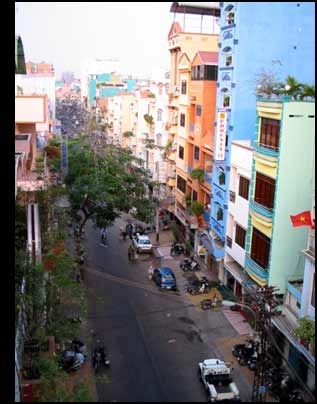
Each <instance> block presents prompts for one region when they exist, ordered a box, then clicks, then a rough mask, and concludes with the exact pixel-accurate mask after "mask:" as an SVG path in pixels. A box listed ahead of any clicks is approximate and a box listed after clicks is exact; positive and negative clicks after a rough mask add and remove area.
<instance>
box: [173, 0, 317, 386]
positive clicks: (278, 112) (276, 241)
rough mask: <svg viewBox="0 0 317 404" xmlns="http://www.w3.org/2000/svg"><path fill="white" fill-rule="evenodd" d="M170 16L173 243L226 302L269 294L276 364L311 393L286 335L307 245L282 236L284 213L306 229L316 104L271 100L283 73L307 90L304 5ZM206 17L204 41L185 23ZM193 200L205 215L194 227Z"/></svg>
mask: <svg viewBox="0 0 317 404" xmlns="http://www.w3.org/2000/svg"><path fill="white" fill-rule="evenodd" d="M171 11H172V12H174V23H173V24H172V27H171V29H170V32H169V35H168V48H169V51H170V55H171V70H170V74H171V76H170V90H169V102H168V139H170V140H171V141H172V142H173V144H174V150H173V152H172V153H170V154H169V156H168V158H169V161H170V163H171V164H173V163H174V165H175V170H176V181H174V187H175V208H174V214H175V216H176V218H177V219H178V221H179V224H180V225H181V227H182V229H183V234H184V239H186V240H191V241H192V245H193V247H194V249H195V251H196V253H197V254H198V255H200V256H201V258H202V259H203V260H204V261H205V264H206V266H207V268H209V269H210V270H211V271H213V272H214V273H215V274H217V277H218V278H219V280H220V281H222V282H223V283H224V284H225V285H226V286H227V287H228V288H229V289H230V290H231V292H232V294H233V295H234V296H235V297H236V298H237V299H239V300H241V301H244V302H246V301H247V300H248V292H249V291H252V290H255V289H256V288H257V287H259V286H264V285H273V286H276V287H278V289H279V293H280V294H281V295H283V296H284V306H283V315H282V316H281V317H279V318H278V319H276V320H275V325H276V327H277V329H278V331H279V332H280V333H281V336H282V337H281V338H282V339H283V341H284V342H283V344H284V350H285V355H286V357H287V358H288V359H289V361H290V362H291V363H292V365H293V367H294V368H296V370H297V372H298V373H299V374H300V375H301V377H302V378H303V379H304V380H305V381H306V382H307V384H308V386H309V387H310V388H311V389H313V388H314V373H315V359H314V357H313V354H312V352H313V350H314V348H312V347H311V348H312V349H310V348H307V346H306V348H305V347H304V346H303V345H301V343H300V341H299V339H298V338H296V337H295V336H294V329H295V328H296V327H297V325H298V324H297V320H298V319H299V318H301V317H306V316H308V317H309V318H311V319H314V318H315V287H314V278H315V270H314V262H315V236H314V233H313V230H312V229H309V228H308V227H301V228H296V229H295V228H293V227H292V222H291V219H290V216H291V215H296V214H298V213H300V212H305V211H311V216H312V223H314V220H315V197H314V192H315V185H314V180H315V177H314V165H315V155H314V151H313V150H314V141H315V112H314V111H315V103H314V99H311V98H303V99H302V100H300V98H299V97H297V99H296V97H290V96H285V97H280V96H277V95H274V86H276V85H277V81H282V80H285V79H286V77H287V76H292V77H295V78H296V79H297V80H298V81H300V82H302V83H307V84H312V83H313V81H314V69H315V66H314V64H313V63H309V62H308V61H309V60H310V58H311V55H312V54H314V47H315V43H314V40H313V31H314V20H313V18H312V17H311V16H312V13H313V12H314V4H313V3H274V6H273V5H270V4H269V3H257V4H256V5H255V4H253V3H249V2H246V3H242V2H224V3H210V5H209V6H208V5H206V3H180V2H175V3H173V4H172V7H171ZM206 16H209V18H212V19H213V20H214V24H211V25H209V29H210V26H212V27H213V30H212V32H210V31H208V29H207V28H206V29H205V30H204V24H203V23H201V24H200V32H197V30H192V31H191V30H190V29H189V28H188V27H189V24H187V25H186V22H187V17H188V18H189V22H190V23H192V24H193V18H194V17H196V18H197V21H198V20H199V19H200V21H203V19H204V18H206ZM285 26H288V27H290V29H289V30H285V28H284V27H285ZM186 27H187V28H186ZM196 27H197V24H196ZM269 38H271V40H269ZM304 60H306V61H307V63H305V67H303V63H302V62H303V61H304ZM285 84H286V83H285ZM270 85H271V89H270ZM289 90H290V89H289ZM171 179H172V177H171ZM171 184H172V183H171ZM193 201H198V202H199V203H200V204H201V209H204V213H203V214H202V215H201V217H200V218H198V219H197V218H196V217H195V215H194V212H193V209H191V206H192V205H191V204H192V202H193Z"/></svg>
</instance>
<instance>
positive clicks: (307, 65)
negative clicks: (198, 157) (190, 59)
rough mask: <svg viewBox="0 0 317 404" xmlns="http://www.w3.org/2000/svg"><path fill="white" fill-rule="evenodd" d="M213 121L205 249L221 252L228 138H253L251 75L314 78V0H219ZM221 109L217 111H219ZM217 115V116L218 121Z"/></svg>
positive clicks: (215, 261) (217, 257)
mask: <svg viewBox="0 0 317 404" xmlns="http://www.w3.org/2000/svg"><path fill="white" fill-rule="evenodd" d="M220 6H221V17H220V42H219V68H218V83H217V113H216V119H217V122H216V123H215V125H216V130H215V150H214V169H213V179H212V194H211V215H210V231H209V246H210V247H209V248H208V250H209V253H210V254H211V258H212V266H214V267H217V266H218V265H219V263H220V265H221V262H222V259H223V257H224V252H225V249H224V247H225V234H226V225H227V210H228V199H229V179H230V148H231V142H232V141H233V140H251V141H253V140H254V137H255V133H256V87H257V85H256V80H257V78H258V77H259V75H260V74H261V73H263V72H266V73H269V72H271V73H273V74H275V76H276V79H277V80H278V81H284V80H285V79H286V77H287V76H288V75H290V76H293V77H295V78H296V79H297V80H298V81H299V82H304V83H307V84H313V83H314V74H315V64H314V58H315V39H314V38H315V36H314V32H315V17H314V16H315V4H314V3H308V2H301V3H291V2H285V3H284V2H283V3H282V2H277V3H274V4H273V3H270V2H259V3H252V2H245V3H242V2H224V3H220ZM220 114H222V115H220ZM220 121H221V122H220Z"/></svg>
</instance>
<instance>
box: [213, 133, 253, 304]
mask: <svg viewBox="0 0 317 404" xmlns="http://www.w3.org/2000/svg"><path fill="white" fill-rule="evenodd" d="M251 173H252V147H251V142H250V141H242V140H241V141H234V142H232V147H231V166H230V197H229V201H228V221H227V229H226V249H225V258H224V267H220V268H219V279H220V280H221V281H222V282H223V283H224V284H225V285H226V286H227V287H228V288H229V289H230V290H231V291H232V292H233V293H234V295H235V296H237V297H238V298H239V299H240V298H241V297H242V294H243V290H242V282H243V281H244V280H246V276H245V275H244V274H243V268H244V262H245V253H246V252H245V244H246V234H247V231H248V214H249V187H250V180H251Z"/></svg>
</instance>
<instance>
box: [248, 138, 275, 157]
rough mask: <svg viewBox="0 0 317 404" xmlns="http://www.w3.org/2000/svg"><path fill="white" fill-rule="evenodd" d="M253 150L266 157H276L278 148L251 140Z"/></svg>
mask: <svg viewBox="0 0 317 404" xmlns="http://www.w3.org/2000/svg"><path fill="white" fill-rule="evenodd" d="M253 151H254V152H257V153H259V154H264V155H265V156H268V157H274V158H276V159H277V158H278V155H279V149H278V148H276V147H272V146H269V145H266V144H264V143H260V142H253Z"/></svg>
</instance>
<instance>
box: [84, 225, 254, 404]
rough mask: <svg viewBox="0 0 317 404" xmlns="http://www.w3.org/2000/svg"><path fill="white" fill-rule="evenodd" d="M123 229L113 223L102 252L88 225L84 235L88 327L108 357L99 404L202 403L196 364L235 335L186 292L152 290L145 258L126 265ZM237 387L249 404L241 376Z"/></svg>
mask: <svg viewBox="0 0 317 404" xmlns="http://www.w3.org/2000/svg"><path fill="white" fill-rule="evenodd" d="M122 224H123V222H122V221H121V219H120V220H119V221H118V220H117V222H116V225H115V226H113V227H112V228H110V229H109V241H108V246H107V247H104V246H102V245H100V243H99V231H98V230H96V229H94V228H93V227H92V225H91V224H90V223H88V224H87V226H86V233H85V239H86V247H87V253H88V254H87V260H86V267H87V269H86V271H85V274H84V282H85V284H86V286H87V290H88V292H87V293H88V306H89V309H88V323H89V327H90V328H92V329H94V330H95V331H96V333H97V336H98V337H100V338H102V339H103V340H104V342H105V344H106V346H107V348H108V349H109V351H110V358H111V368H110V369H109V370H102V371H101V373H100V374H99V375H97V377H96V381H97V391H98V396H99V401H100V402H111V401H118V402H205V401H206V400H207V395H206V393H205V390H204V388H203V386H202V385H201V383H200V381H199V379H198V375H197V370H198V362H199V361H201V360H203V359H206V358H213V357H214V358H217V357H218V358H219V357H220V358H221V355H220V353H219V351H218V350H217V347H216V345H215V343H214V340H215V339H217V338H221V337H224V336H228V337H230V336H234V335H236V332H235V331H234V329H233V328H232V327H231V325H230V324H229V323H227V322H226V320H225V317H224V316H223V314H222V313H221V312H219V313H213V316H210V313H208V312H201V311H198V310H197V308H196V307H195V306H194V305H193V304H192V303H191V301H190V300H189V299H188V298H186V296H185V295H184V293H181V295H175V294H173V293H171V294H168V292H160V291H158V289H157V288H156V287H155V285H154V284H152V282H151V281H150V280H149V279H148V276H147V269H148V267H149V265H150V264H151V259H150V257H149V256H148V255H146V254H144V255H140V257H139V259H138V260H137V261H135V262H131V263H130V262H129V261H128V257H127V248H128V245H129V241H128V240H127V241H123V240H119V226H120V225H122ZM124 224H125V223H124ZM177 281H178V285H179V288H180V290H182V288H183V287H184V284H185V282H186V279H184V278H181V275H177ZM237 384H238V387H239V388H240V394H241V398H242V399H243V400H244V401H248V400H247V397H248V396H246V393H245V392H246V391H247V390H248V389H249V387H250V386H247V384H246V381H245V380H244V379H243V377H242V376H241V375H239V374H237ZM241 388H242V389H241ZM244 396H245V397H244Z"/></svg>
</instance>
